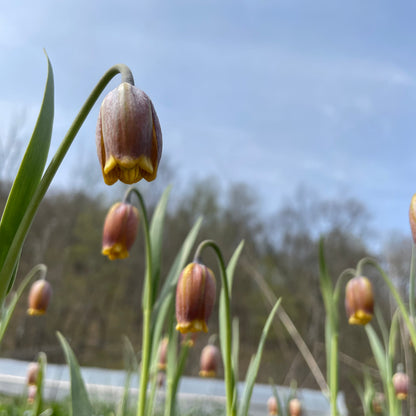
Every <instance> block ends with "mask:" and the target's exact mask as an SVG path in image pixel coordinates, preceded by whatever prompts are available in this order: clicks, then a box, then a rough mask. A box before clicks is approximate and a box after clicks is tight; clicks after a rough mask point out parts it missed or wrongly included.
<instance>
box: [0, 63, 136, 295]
mask: <svg viewBox="0 0 416 416" xmlns="http://www.w3.org/2000/svg"><path fill="white" fill-rule="evenodd" d="M119 73H120V74H121V75H122V81H123V82H130V83H131V82H133V76H132V74H131V71H130V69H129V68H128V67H127V66H125V65H123V64H118V65H114V66H113V67H111V68H110V69H109V70H108V71H107V72H106V73H105V74H104V75H103V77H102V78H101V79H100V80H99V81H98V83H97V85H96V86H95V87H94V89H93V90H92V92H91V94H90V95H89V97H88V98H87V100H86V101H85V103H84V105H83V106H82V107H81V110H80V111H79V113H78V115H77V116H76V117H75V119H74V121H73V123H72V125H71V127H70V128H69V130H68V132H67V133H66V135H65V137H64V138H63V140H62V143H61V144H60V146H59V148H58V150H57V151H56V153H55V155H54V156H53V158H52V160H51V162H50V163H49V166H48V168H47V169H46V171H45V173H44V174H43V177H42V179H41V181H40V182H39V185H38V187H37V188H36V191H35V193H34V194H33V197H32V200H31V201H30V203H29V205H28V207H27V210H26V212H25V215H24V216H23V218H22V221H21V222H20V225H19V227H18V229H17V231H16V235H15V237H14V239H13V242H12V244H11V245H10V248H9V253H8V255H7V257H6V260H5V262H4V264H3V267H2V274H3V275H4V274H7V275H8V276H11V275H12V272H13V269H14V267H15V259H16V258H17V256H16V255H17V253H18V252H19V251H20V250H21V247H22V244H23V242H24V240H25V238H26V235H27V233H28V231H29V228H30V226H31V224H32V221H33V218H34V216H35V214H36V212H37V210H38V207H39V204H40V203H41V201H42V199H43V197H44V196H45V193H46V191H47V190H48V188H49V185H50V184H51V182H52V179H53V178H54V176H55V174H56V172H57V170H58V168H59V166H60V165H61V163H62V160H63V159H64V157H65V155H66V153H67V152H68V149H69V147H70V146H71V144H72V142H73V141H74V139H75V136H76V135H77V133H78V131H79V129H80V128H81V126H82V124H83V123H84V121H85V119H86V118H87V116H88V114H89V113H90V111H91V109H92V107H93V106H94V104H95V103H96V101H97V100H98V98H99V96H100V95H101V93H102V92H103V90H104V88H105V87H106V86H107V85H108V83H109V82H110V81H111V79H112V78H114V76H116V75H117V74H119ZM5 284H8V282H5V283H4V284H3V283H1V285H5ZM5 289H6V287H0V297H2V295H3V293H4V291H5ZM0 303H1V302H0Z"/></svg>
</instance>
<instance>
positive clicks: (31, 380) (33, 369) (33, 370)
mask: <svg viewBox="0 0 416 416" xmlns="http://www.w3.org/2000/svg"><path fill="white" fill-rule="evenodd" d="M38 374H39V363H29V365H28V367H27V384H28V385H29V386H30V385H36V384H37V382H38Z"/></svg>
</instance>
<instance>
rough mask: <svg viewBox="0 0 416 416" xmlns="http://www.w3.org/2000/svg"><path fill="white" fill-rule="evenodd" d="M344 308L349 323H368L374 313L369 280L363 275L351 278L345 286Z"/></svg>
mask: <svg viewBox="0 0 416 416" xmlns="http://www.w3.org/2000/svg"><path fill="white" fill-rule="evenodd" d="M345 309H346V312H347V317H348V323H349V324H350V325H366V324H368V323H369V322H370V321H371V319H372V317H373V313H374V297H373V289H372V286H371V282H370V281H369V280H368V279H367V278H366V277H363V276H356V277H354V278H352V279H351V280H350V281H349V282H348V283H347V286H346V288H345Z"/></svg>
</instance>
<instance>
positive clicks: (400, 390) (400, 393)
mask: <svg viewBox="0 0 416 416" xmlns="http://www.w3.org/2000/svg"><path fill="white" fill-rule="evenodd" d="M393 386H394V391H395V392H396V397H397V398H398V399H399V400H404V399H406V397H407V393H408V392H409V376H408V375H407V374H405V373H403V372H402V371H398V372H397V373H396V374H394V375H393Z"/></svg>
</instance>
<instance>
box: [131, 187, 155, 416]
mask: <svg viewBox="0 0 416 416" xmlns="http://www.w3.org/2000/svg"><path fill="white" fill-rule="evenodd" d="M131 193H135V195H136V196H137V198H138V200H139V206H140V210H141V214H142V216H143V228H144V238H145V246H146V276H145V281H144V288H143V298H142V311H143V328H142V331H143V332H142V360H141V370H140V385H139V395H138V398H137V416H144V415H145V412H146V393H147V385H148V382H149V369H150V354H151V348H150V347H151V345H152V334H151V319H150V318H151V315H152V308H153V304H152V293H153V291H152V281H153V279H152V249H151V242H150V227H149V220H148V217H147V210H146V206H145V204H144V200H143V197H142V195H141V193H140V192H139V191H138V190H137V189H135V188H129V189H128V190H127V192H126V195H125V197H124V200H128V199H129V197H130V194H131Z"/></svg>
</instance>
